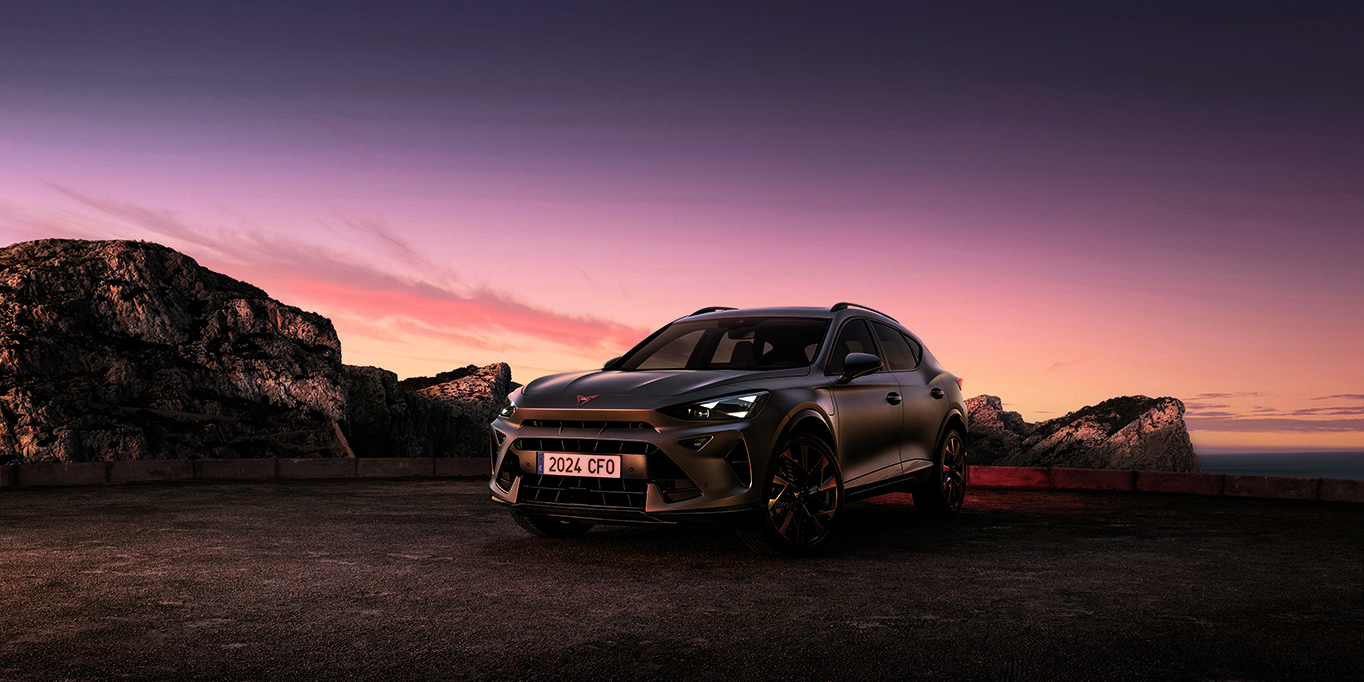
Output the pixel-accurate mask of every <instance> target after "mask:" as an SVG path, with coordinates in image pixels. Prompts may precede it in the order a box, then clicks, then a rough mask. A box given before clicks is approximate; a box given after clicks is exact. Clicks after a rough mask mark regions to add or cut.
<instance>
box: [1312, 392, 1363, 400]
mask: <svg viewBox="0 0 1364 682" xmlns="http://www.w3.org/2000/svg"><path fill="white" fill-rule="evenodd" d="M1312 400H1364V393H1337V394H1335V395H1324V396H1320V397H1317V398H1312Z"/></svg>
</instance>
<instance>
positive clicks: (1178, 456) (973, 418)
mask: <svg viewBox="0 0 1364 682" xmlns="http://www.w3.org/2000/svg"><path fill="white" fill-rule="evenodd" d="M966 408H967V410H968V411H969V412H970V431H969V433H968V434H967V436H968V442H969V443H970V457H971V462H972V463H973V464H977V465H995V466H1038V467H1072V468H1081V469H1123V470H1141V471H1183V472H1197V471H1199V470H1200V469H1199V464H1198V455H1196V454H1195V453H1194V450H1193V444H1192V443H1190V442H1189V431H1188V429H1187V427H1185V425H1184V403H1181V402H1180V401H1178V400H1176V399H1174V398H1148V397H1146V396H1126V397H1121V398H1112V399H1110V400H1105V401H1103V402H1101V403H1099V404H1098V405H1093V406H1089V407H1083V408H1081V409H1079V410H1076V411H1075V412H1071V413H1070V414H1067V415H1066V416H1064V417H1059V418H1057V419H1050V420H1047V421H1044V422H1039V423H1035V424H1033V423H1029V422H1026V421H1024V420H1023V418H1022V417H1021V416H1020V415H1019V414H1018V413H1017V412H1006V411H1004V409H1003V406H1002V403H1001V402H1000V400H999V398H997V397H995V396H992V395H983V396H976V397H974V398H971V399H969V400H967V401H966Z"/></svg>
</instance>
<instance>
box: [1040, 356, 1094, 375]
mask: <svg viewBox="0 0 1364 682" xmlns="http://www.w3.org/2000/svg"><path fill="white" fill-rule="evenodd" d="M1086 360H1087V358H1079V359H1077V360H1062V361H1061V362H1053V363H1052V364H1051V365H1050V366H1049V367H1047V371H1048V372H1053V371H1056V370H1058V369H1060V368H1062V367H1069V366H1071V365H1078V364H1080V363H1082V362H1085V361H1086Z"/></svg>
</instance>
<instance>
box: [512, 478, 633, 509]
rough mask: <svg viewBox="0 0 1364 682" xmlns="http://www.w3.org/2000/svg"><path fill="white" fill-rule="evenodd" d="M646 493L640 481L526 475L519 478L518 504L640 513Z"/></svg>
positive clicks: (631, 479)
mask: <svg viewBox="0 0 1364 682" xmlns="http://www.w3.org/2000/svg"><path fill="white" fill-rule="evenodd" d="M648 489H649V483H648V481H645V480H644V479H641V478H586V477H581V476H551V475H530V476H524V477H522V478H521V492H520V494H519V499H518V501H520V502H548V503H552V504H580V505H585V506H592V507H619V508H624V509H643V508H644V500H645V498H646V496H647V494H648Z"/></svg>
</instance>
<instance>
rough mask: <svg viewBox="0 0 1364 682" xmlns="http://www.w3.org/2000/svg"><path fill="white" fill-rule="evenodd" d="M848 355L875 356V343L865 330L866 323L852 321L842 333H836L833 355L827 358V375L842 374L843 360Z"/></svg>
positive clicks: (869, 333) (868, 331)
mask: <svg viewBox="0 0 1364 682" xmlns="http://www.w3.org/2000/svg"><path fill="white" fill-rule="evenodd" d="M848 353H871V354H872V355H876V354H877V353H876V343H875V342H874V341H872V339H871V331H870V330H869V329H867V323H866V322H863V321H862V320H853V321H852V322H849V323H848V324H847V325H845V326H844V327H843V331H841V332H839V333H838V340H837V341H835V342H834V348H833V355H831V356H830V357H829V369H828V373H829V374H842V373H843V358H846V357H848ZM883 359H884V358H883Z"/></svg>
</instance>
